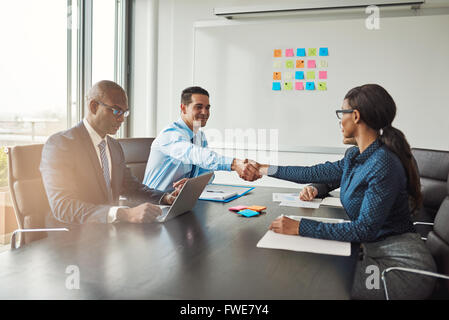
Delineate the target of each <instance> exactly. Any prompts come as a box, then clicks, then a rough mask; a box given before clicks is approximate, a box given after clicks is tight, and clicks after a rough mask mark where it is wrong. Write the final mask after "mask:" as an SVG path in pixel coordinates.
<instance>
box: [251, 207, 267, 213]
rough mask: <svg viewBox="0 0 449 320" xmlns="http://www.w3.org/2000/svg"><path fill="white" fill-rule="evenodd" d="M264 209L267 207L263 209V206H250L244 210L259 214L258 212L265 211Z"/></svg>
mask: <svg viewBox="0 0 449 320" xmlns="http://www.w3.org/2000/svg"><path fill="white" fill-rule="evenodd" d="M266 208H267V207H263V206H251V207H248V208H246V209H249V210H253V211H257V212H260V211H263V210H265V209H266Z"/></svg>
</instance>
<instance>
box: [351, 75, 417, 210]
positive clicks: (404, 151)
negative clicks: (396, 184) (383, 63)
mask: <svg viewBox="0 0 449 320" xmlns="http://www.w3.org/2000/svg"><path fill="white" fill-rule="evenodd" d="M345 99H347V100H348V103H349V105H350V106H351V108H352V109H355V110H358V111H359V112H360V118H361V120H362V121H363V122H365V123H366V124H367V125H368V126H369V127H370V128H372V129H374V130H377V131H380V133H381V135H380V140H381V142H382V143H383V144H385V145H386V146H387V147H388V149H390V150H391V151H392V152H394V153H395V154H396V155H397V156H398V158H399V159H400V160H401V163H402V165H403V166H404V169H405V172H406V174H407V190H408V194H409V195H410V197H411V200H412V204H411V205H412V212H413V211H415V210H416V209H417V208H419V207H420V206H421V204H422V195H421V183H420V179H419V174H418V169H417V167H416V162H415V160H414V158H413V156H412V151H411V149H410V145H409V143H408V142H407V139H406V138H405V135H404V134H403V133H402V131H400V130H398V129H396V128H394V127H393V126H392V125H391V123H392V122H393V119H394V117H395V116H396V104H395V102H394V100H393V98H392V97H391V96H390V94H389V93H388V92H387V90H385V89H384V88H382V87H381V86H379V85H377V84H365V85H363V86H360V87H355V88H353V89H351V90H349V92H348V93H347V94H346V96H345Z"/></svg>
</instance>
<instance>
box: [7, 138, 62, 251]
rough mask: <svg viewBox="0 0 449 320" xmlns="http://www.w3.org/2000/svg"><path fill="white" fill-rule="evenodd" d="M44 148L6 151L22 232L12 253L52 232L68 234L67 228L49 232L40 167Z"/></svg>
mask: <svg viewBox="0 0 449 320" xmlns="http://www.w3.org/2000/svg"><path fill="white" fill-rule="evenodd" d="M43 146H44V145H43V144H33V145H26V146H15V147H7V148H5V152H6V153H7V154H8V184H9V191H10V193H11V200H12V203H13V207H14V212H15V216H16V220H17V225H18V227H19V229H17V230H15V231H14V232H13V235H12V237H11V249H15V248H16V235H17V234H19V233H20V240H19V246H22V245H23V244H26V243H29V242H31V241H35V240H39V239H42V238H45V237H46V236H47V232H49V231H68V229H66V228H45V215H46V214H47V213H48V212H49V211H50V206H49V203H48V199H47V195H46V193H45V189H44V185H43V183H42V177H41V173H40V171H39V164H40V163H41V156H42V148H43Z"/></svg>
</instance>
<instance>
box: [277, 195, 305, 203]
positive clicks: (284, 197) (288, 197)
mask: <svg viewBox="0 0 449 320" xmlns="http://www.w3.org/2000/svg"><path fill="white" fill-rule="evenodd" d="M296 199H299V193H273V201H274V202H281V201H296Z"/></svg>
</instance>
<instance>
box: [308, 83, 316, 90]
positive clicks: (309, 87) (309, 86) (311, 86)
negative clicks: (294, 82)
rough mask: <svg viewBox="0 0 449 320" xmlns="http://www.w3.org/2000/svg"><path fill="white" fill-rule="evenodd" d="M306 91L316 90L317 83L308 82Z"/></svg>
mask: <svg viewBox="0 0 449 320" xmlns="http://www.w3.org/2000/svg"><path fill="white" fill-rule="evenodd" d="M306 90H315V82H306Z"/></svg>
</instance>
